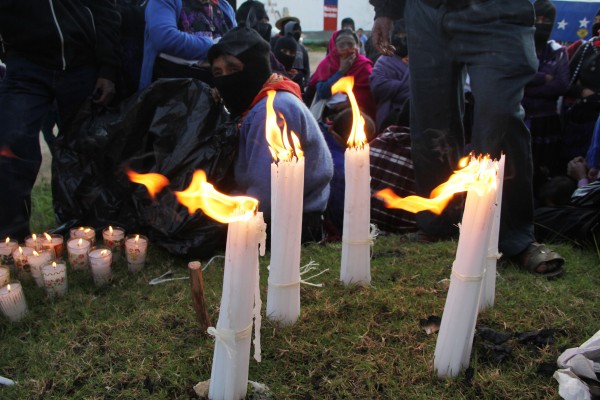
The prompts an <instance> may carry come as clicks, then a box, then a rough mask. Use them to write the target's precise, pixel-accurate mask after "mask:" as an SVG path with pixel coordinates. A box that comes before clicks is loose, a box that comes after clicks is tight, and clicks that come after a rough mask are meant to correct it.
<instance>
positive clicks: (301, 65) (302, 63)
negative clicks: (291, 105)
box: [273, 21, 310, 93]
mask: <svg viewBox="0 0 600 400" xmlns="http://www.w3.org/2000/svg"><path fill="white" fill-rule="evenodd" d="M283 30H284V32H285V35H284V36H288V37H292V38H293V39H294V41H295V42H296V59H295V60H294V65H293V68H294V70H295V74H294V75H293V76H292V77H291V78H292V79H293V80H294V82H296V83H297V84H298V85H299V86H300V89H301V90H302V92H303V93H304V91H305V90H306V86H307V85H308V79H309V78H310V60H309V59H308V51H306V48H305V47H304V45H303V44H302V43H300V38H301V37H302V27H301V26H300V22H296V21H289V22H287V23H286V24H285V26H284V28H283ZM275 45H277V42H275ZM274 49H275V47H273V50H274Z"/></svg>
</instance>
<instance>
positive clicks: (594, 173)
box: [587, 168, 600, 182]
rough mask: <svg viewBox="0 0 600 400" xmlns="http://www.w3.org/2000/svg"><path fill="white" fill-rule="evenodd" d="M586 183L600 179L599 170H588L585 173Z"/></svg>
mask: <svg viewBox="0 0 600 400" xmlns="http://www.w3.org/2000/svg"><path fill="white" fill-rule="evenodd" d="M587 178H588V181H590V182H594V181H597V180H598V179H600V170H598V169H596V168H590V169H589V170H588V173H587Z"/></svg>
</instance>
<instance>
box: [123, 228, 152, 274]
mask: <svg viewBox="0 0 600 400" xmlns="http://www.w3.org/2000/svg"><path fill="white" fill-rule="evenodd" d="M147 252H148V238H147V237H146V236H143V235H129V236H127V239H125V255H126V258H127V269H128V270H129V272H139V271H141V270H142V268H144V263H145V262H146V254H147Z"/></svg>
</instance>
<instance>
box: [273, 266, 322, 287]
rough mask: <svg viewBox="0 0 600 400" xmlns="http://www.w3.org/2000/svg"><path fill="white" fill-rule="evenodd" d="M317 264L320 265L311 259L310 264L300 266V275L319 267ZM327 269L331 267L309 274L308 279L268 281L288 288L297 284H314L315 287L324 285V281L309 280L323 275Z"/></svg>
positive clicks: (276, 285) (274, 285)
mask: <svg viewBox="0 0 600 400" xmlns="http://www.w3.org/2000/svg"><path fill="white" fill-rule="evenodd" d="M317 265H319V264H318V263H316V262H314V261H312V260H311V261H310V262H309V263H308V264H306V265H304V266H302V267H300V276H302V275H304V274H306V273H308V272H310V271H313V270H315V269H317V267H316V266H317ZM327 271H329V268H326V269H324V270H323V271H321V272H319V273H318V274H315V275H312V276H309V277H308V278H306V279H300V280H299V281H296V282H291V283H276V282H273V281H271V280H270V279H269V280H268V282H267V283H268V284H269V286H273V287H276V288H287V287H292V286H296V285H300V284H305V285H309V286H314V287H323V283H312V282H309V280H310V279H313V278H316V277H317V276H319V275H323V274H324V273H325V272H327Z"/></svg>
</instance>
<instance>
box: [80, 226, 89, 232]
mask: <svg viewBox="0 0 600 400" xmlns="http://www.w3.org/2000/svg"><path fill="white" fill-rule="evenodd" d="M79 229H83V226H82V227H81V228H79ZM83 231H84V232H85V233H88V232H89V231H91V229H90V228H85V229H83Z"/></svg>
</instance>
